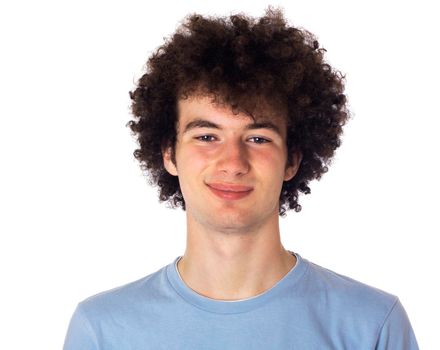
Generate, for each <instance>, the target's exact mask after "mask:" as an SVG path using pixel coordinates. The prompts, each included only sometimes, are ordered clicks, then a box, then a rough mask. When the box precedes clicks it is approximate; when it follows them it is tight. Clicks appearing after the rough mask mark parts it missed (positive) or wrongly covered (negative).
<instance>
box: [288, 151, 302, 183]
mask: <svg viewBox="0 0 440 350" xmlns="http://www.w3.org/2000/svg"><path fill="white" fill-rule="evenodd" d="M302 157H303V155H302V153H301V152H299V151H296V152H294V153H293V155H292V163H291V164H290V165H289V166H287V167H286V170H285V172H284V181H289V180H291V179H293V177H294V176H295V175H296V173H297V172H298V169H299V165H300V164H301V160H302Z"/></svg>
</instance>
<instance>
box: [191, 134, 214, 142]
mask: <svg viewBox="0 0 440 350" xmlns="http://www.w3.org/2000/svg"><path fill="white" fill-rule="evenodd" d="M195 139H196V140H199V141H203V142H211V141H214V139H215V137H214V136H212V135H202V136H197V137H195Z"/></svg>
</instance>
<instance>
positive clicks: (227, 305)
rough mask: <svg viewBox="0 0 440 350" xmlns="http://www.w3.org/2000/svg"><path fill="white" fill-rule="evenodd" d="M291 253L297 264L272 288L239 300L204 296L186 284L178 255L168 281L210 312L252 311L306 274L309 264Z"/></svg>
mask: <svg viewBox="0 0 440 350" xmlns="http://www.w3.org/2000/svg"><path fill="white" fill-rule="evenodd" d="M288 252H289V253H291V254H292V255H294V256H295V257H296V264H295V265H294V266H293V267H292V268H291V269H290V270H289V272H288V273H287V274H286V275H284V277H283V278H281V279H280V280H279V281H278V282H277V283H275V284H274V285H273V286H272V287H271V288H269V289H268V290H266V291H264V292H263V293H261V294H258V295H255V296H253V297H250V298H246V299H239V300H217V299H212V298H209V297H206V296H203V295H201V294H199V293H197V292H195V291H194V290H192V289H191V288H190V287H189V286H187V285H186V284H185V282H184V281H183V279H182V277H181V276H180V273H179V271H178V269H177V263H178V261H179V260H180V259H181V258H182V256H178V257H177V258H176V259H175V260H174V262H173V263H171V264H169V265H168V266H167V269H166V273H167V277H168V281H169V282H170V284H171V286H172V287H173V288H174V290H175V291H176V292H177V293H178V294H179V295H180V296H181V297H182V298H183V299H184V300H185V301H186V302H188V303H190V304H192V305H194V306H196V307H198V308H200V309H202V310H205V311H209V312H214V313H222V314H234V313H241V312H246V311H250V310H252V309H255V308H257V307H258V306H260V305H262V304H264V303H266V302H268V301H269V300H271V299H274V298H276V297H277V295H279V293H281V292H282V291H283V290H285V289H286V288H289V289H290V288H294V287H295V284H296V283H297V282H298V280H299V279H300V278H301V276H302V275H303V274H304V272H305V270H306V268H307V266H308V265H307V264H306V262H305V259H303V258H302V257H301V256H300V255H299V254H298V253H294V252H292V251H290V250H288Z"/></svg>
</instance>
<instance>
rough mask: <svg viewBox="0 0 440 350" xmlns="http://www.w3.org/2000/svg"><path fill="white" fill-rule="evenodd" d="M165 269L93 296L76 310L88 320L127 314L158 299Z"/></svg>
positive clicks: (164, 281) (83, 301)
mask: <svg viewBox="0 0 440 350" xmlns="http://www.w3.org/2000/svg"><path fill="white" fill-rule="evenodd" d="M165 269H166V267H163V268H161V269H159V270H157V271H156V272H154V273H151V274H149V275H147V276H145V277H142V278H140V279H138V280H135V281H132V282H129V283H126V284H124V285H121V286H118V287H115V288H112V289H109V290H106V291H103V292H100V293H97V294H94V295H92V296H90V297H88V298H86V299H84V300H82V301H81V302H80V303H79V304H78V310H79V312H81V313H82V314H84V316H85V317H87V318H88V319H89V320H91V321H92V320H93V319H105V318H108V317H109V316H114V315H115V314H118V315H122V314H129V313H131V312H132V311H133V310H136V308H138V307H139V305H146V304H148V303H149V302H152V300H157V298H160V291H161V290H163V286H164V285H165V283H167V282H166V273H165Z"/></svg>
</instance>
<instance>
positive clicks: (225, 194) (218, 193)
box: [208, 186, 252, 200]
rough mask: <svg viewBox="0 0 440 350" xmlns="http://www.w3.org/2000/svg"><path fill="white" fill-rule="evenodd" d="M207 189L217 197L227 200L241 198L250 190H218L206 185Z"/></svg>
mask: <svg viewBox="0 0 440 350" xmlns="http://www.w3.org/2000/svg"><path fill="white" fill-rule="evenodd" d="M208 187H209V189H210V190H211V191H212V193H214V194H215V195H216V196H217V197H220V198H222V199H229V200H236V199H241V198H244V197H246V196H248V195H249V194H250V193H251V191H252V190H251V191H243V192H231V191H220V190H217V189H215V188H213V187H210V186H208Z"/></svg>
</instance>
